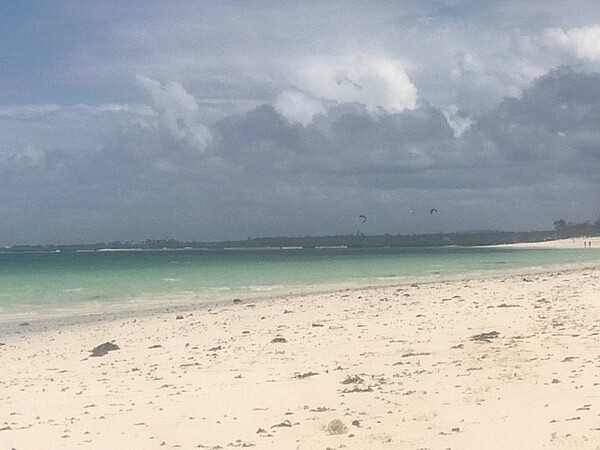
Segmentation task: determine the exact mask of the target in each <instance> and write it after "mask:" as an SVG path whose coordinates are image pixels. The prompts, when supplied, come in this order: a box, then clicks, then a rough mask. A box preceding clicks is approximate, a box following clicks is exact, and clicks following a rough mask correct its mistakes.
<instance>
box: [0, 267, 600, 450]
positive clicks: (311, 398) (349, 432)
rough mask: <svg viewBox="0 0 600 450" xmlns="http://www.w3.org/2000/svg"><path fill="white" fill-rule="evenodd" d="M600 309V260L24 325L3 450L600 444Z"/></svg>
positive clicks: (1, 436) (0, 430) (2, 376)
mask: <svg viewBox="0 0 600 450" xmlns="http://www.w3.org/2000/svg"><path fill="white" fill-rule="evenodd" d="M598 319H600V268H599V267H596V268H584V269H576V270H561V271H552V272H547V273H541V274H528V275H506V276H505V277H497V276H495V277H493V278H488V279H477V280H471V281H465V280H454V281H447V282H436V283H421V284H414V285H403V286H396V287H383V288H370V289H363V290H348V291H344V290H340V291H337V292H333V293H327V294H311V295H307V296H295V297H293V296H289V297H284V298H277V299H269V300H265V301H262V302H256V303H250V302H248V301H244V302H236V303H234V302H233V301H231V302H229V303H228V304H226V305H222V306H218V307H214V308H212V309H203V310H193V311H187V312H186V311H183V310H181V311H176V312H170V313H157V314H154V315H140V316H139V317H131V316H130V317H126V318H115V319H105V320H99V321H87V322H84V323H66V324H63V325H61V326H59V327H56V326H55V327H49V328H48V329H46V330H44V329H39V328H37V327H36V326H35V324H33V325H34V326H32V325H26V324H23V325H22V326H19V327H18V328H17V332H16V333H11V334H5V335H4V336H1V337H0V343H1V344H0V364H1V366H0V367H2V369H1V371H0V405H1V408H0V449H5V448H6V449H11V448H15V449H17V450H29V449H109V448H110V449H155V448H156V449H174V448H182V449H189V448H205V449H218V448H222V449H228V448H250V447H254V448H260V449H262V448H265V449H278V450H281V449H321V450H325V449H327V448H330V449H338V448H346V449H415V450H416V449H447V448H451V449H482V448H485V449H542V448H544V449H547V448H556V449H597V448H598V446H599V445H600V321H599V320H598ZM106 342H111V343H112V344H114V345H116V346H117V347H118V349H115V348H114V346H106V347H107V348H104V349H103V348H101V349H100V350H99V351H97V352H96V353H98V354H99V355H100V356H91V355H92V353H91V352H90V351H91V350H92V349H93V348H94V347H96V346H98V345H100V344H104V343H106ZM101 350H106V351H105V352H103V351H101Z"/></svg>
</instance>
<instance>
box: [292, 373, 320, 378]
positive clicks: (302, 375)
mask: <svg viewBox="0 0 600 450" xmlns="http://www.w3.org/2000/svg"><path fill="white" fill-rule="evenodd" d="M315 375H319V374H318V373H317V372H304V373H298V374H296V375H294V378H298V379H300V380H301V379H303V378H308V377H314V376H315Z"/></svg>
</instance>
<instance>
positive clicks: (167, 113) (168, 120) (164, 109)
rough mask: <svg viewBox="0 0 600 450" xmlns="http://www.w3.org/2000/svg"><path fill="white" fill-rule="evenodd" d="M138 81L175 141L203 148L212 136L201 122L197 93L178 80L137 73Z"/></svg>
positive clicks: (162, 123) (161, 124) (201, 150)
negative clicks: (188, 90)
mask: <svg viewBox="0 0 600 450" xmlns="http://www.w3.org/2000/svg"><path fill="white" fill-rule="evenodd" d="M137 81H138V83H139V85H140V86H142V87H143V88H144V90H145V91H146V92H147V93H148V94H149V95H150V98H151V99H152V106H153V108H154V110H155V111H156V113H157V114H158V116H159V118H160V126H162V127H163V128H164V129H166V130H167V131H168V132H169V133H170V134H171V136H172V137H173V138H174V139H175V140H176V141H178V142H181V143H184V144H188V145H190V146H191V147H193V148H194V149H195V150H198V151H200V152H203V151H204V150H205V149H206V147H207V146H208V144H209V142H210V139H211V136H210V131H209V130H208V128H207V127H206V126H205V125H204V124H203V123H202V118H201V117H200V108H199V107H198V103H197V102H196V99H195V98H194V96H192V95H191V94H190V93H188V92H187V91H186V90H185V88H184V87H183V86H182V85H181V84H180V83H177V82H175V81H169V82H167V83H165V84H161V83H160V82H158V81H156V80H153V79H151V78H147V77H143V76H138V77H137Z"/></svg>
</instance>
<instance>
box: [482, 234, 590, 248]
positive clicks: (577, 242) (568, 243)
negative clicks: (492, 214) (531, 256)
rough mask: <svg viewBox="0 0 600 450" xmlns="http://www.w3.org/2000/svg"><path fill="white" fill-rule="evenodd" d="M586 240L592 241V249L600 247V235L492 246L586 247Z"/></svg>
mask: <svg viewBox="0 0 600 450" xmlns="http://www.w3.org/2000/svg"><path fill="white" fill-rule="evenodd" d="M584 242H585V243H588V242H591V243H592V247H591V248H592V249H594V248H600V237H578V238H572V239H557V240H554V241H544V242H519V243H516V244H500V245H491V246H490V247H513V248H581V249H583V248H585V247H584Z"/></svg>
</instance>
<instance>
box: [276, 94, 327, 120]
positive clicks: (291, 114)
mask: <svg viewBox="0 0 600 450" xmlns="http://www.w3.org/2000/svg"><path fill="white" fill-rule="evenodd" d="M273 106H274V107H275V110H276V111H277V112H278V113H279V114H281V115H282V116H283V117H285V118H286V119H287V120H289V121H290V122H291V123H299V124H302V125H304V126H306V125H308V124H309V123H311V122H312V121H313V118H314V117H315V115H317V114H323V113H324V112H325V111H326V109H325V106H324V105H323V102H322V101H321V100H319V99H315V98H313V97H311V96H309V95H306V94H305V93H303V92H300V91H297V90H287V91H284V92H282V93H281V94H279V95H278V96H277V98H276V99H275V102H274V105H273Z"/></svg>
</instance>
